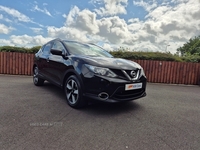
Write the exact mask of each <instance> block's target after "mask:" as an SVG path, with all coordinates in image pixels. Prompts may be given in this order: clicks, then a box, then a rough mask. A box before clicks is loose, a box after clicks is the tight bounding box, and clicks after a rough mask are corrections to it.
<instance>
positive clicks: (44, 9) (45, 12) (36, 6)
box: [33, 5, 52, 17]
mask: <svg viewBox="0 0 200 150" xmlns="http://www.w3.org/2000/svg"><path fill="white" fill-rule="evenodd" d="M33 10H34V11H39V12H42V13H44V14H46V15H48V16H50V17H52V15H51V13H50V12H49V11H48V10H47V9H46V8H43V9H41V8H39V7H38V5H35V7H34V8H33Z"/></svg>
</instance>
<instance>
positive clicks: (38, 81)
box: [33, 66, 44, 86]
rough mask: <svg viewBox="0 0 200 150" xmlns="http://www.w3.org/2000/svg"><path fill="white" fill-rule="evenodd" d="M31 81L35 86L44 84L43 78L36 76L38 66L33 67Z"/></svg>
mask: <svg viewBox="0 0 200 150" xmlns="http://www.w3.org/2000/svg"><path fill="white" fill-rule="evenodd" d="M33 83H34V84H35V85H36V86H41V85H43V84H44V80H43V79H41V78H39V77H38V67H37V66H36V67H34V69H33Z"/></svg>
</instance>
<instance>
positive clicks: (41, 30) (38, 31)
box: [30, 28, 43, 34]
mask: <svg viewBox="0 0 200 150" xmlns="http://www.w3.org/2000/svg"><path fill="white" fill-rule="evenodd" d="M30 29H31V30H33V32H34V33H36V34H42V33H43V29H42V28H30Z"/></svg>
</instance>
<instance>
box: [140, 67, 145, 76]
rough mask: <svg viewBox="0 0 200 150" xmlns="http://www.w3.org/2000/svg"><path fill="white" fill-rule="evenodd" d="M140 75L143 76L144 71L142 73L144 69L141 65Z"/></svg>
mask: <svg viewBox="0 0 200 150" xmlns="http://www.w3.org/2000/svg"><path fill="white" fill-rule="evenodd" d="M140 76H145V73H144V69H143V68H142V67H141V73H140Z"/></svg>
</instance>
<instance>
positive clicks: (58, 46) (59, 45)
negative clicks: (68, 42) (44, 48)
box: [52, 41, 65, 51]
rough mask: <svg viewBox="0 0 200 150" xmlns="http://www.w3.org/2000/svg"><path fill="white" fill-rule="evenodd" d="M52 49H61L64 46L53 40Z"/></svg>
mask: <svg viewBox="0 0 200 150" xmlns="http://www.w3.org/2000/svg"><path fill="white" fill-rule="evenodd" d="M52 49H56V50H60V51H63V50H64V49H65V48H64V46H63V45H62V43H60V42H59V41H55V42H54V44H53V46H52Z"/></svg>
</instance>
